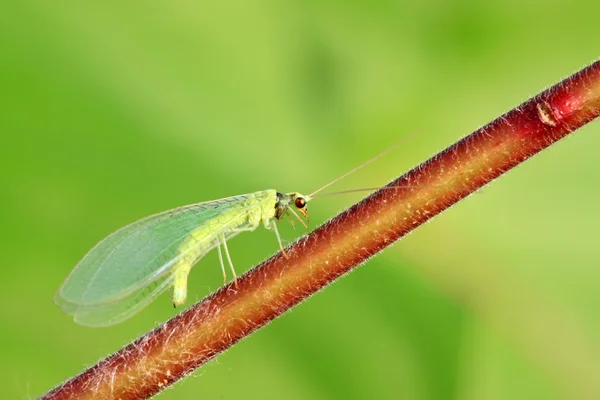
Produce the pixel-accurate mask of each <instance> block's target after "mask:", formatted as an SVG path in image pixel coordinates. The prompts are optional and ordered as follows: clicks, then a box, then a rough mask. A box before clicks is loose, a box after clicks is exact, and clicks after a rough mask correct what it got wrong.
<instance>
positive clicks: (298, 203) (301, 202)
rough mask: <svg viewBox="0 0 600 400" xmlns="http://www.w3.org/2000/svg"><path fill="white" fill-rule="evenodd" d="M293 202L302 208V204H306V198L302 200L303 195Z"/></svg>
mask: <svg viewBox="0 0 600 400" xmlns="http://www.w3.org/2000/svg"><path fill="white" fill-rule="evenodd" d="M294 204H295V205H296V207H297V208H304V206H306V200H304V197H298V198H297V199H296V200H295V201H294Z"/></svg>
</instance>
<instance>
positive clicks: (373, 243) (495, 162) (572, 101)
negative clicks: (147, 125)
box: [42, 61, 600, 399]
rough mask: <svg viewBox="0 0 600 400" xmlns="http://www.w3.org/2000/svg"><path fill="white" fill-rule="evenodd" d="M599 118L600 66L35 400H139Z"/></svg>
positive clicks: (423, 166)
mask: <svg viewBox="0 0 600 400" xmlns="http://www.w3.org/2000/svg"><path fill="white" fill-rule="evenodd" d="M599 115H600V61H597V62H595V63H593V64H592V65H590V66H589V67H587V68H585V69H583V70H581V71H579V72H578V73H576V74H575V75H572V76H571V77H569V78H567V79H565V80H564V81H562V82H560V83H559V84H557V85H555V86H553V87H551V88H550V89H548V90H546V91H544V92H542V93H540V94H539V95H537V96H536V97H534V98H532V99H530V100H528V101H527V102H525V103H523V104H521V105H520V106H518V107H516V108H514V109H513V110H511V111H509V112H508V113H506V114H504V115H502V116H501V117H499V118H497V119H496V120H494V121H492V122H491V123H489V124H488V125H486V126H484V127H482V128H480V129H478V130H477V131H475V132H474V133H473V134H471V135H469V136H467V137H465V138H464V139H462V140H460V141H459V142H458V143H456V144H454V145H452V146H450V147H449V148H447V149H446V150H444V151H442V152H441V153H439V154H437V155H435V156H434V157H433V158H431V159H429V160H427V161H426V162H424V163H423V164H421V165H420V166H418V167H417V168H415V169H413V170H411V171H410V172H408V173H406V174H405V175H403V176H401V177H400V178H398V179H396V180H395V181H393V182H391V183H390V186H404V187H401V188H394V189H392V188H390V189H389V190H380V191H378V192H376V193H374V194H373V195H371V196H369V197H368V198H366V199H364V200H363V201H361V202H360V203H358V204H355V205H354V206H352V207H351V208H349V209H348V210H346V211H344V212H342V213H341V214H339V215H337V216H336V217H334V218H333V219H332V220H330V221H329V222H327V223H326V224H324V225H322V226H321V227H319V228H317V229H316V230H315V231H314V232H312V233H311V234H309V235H308V236H305V237H303V238H301V239H299V240H298V241H297V242H295V243H294V244H293V245H291V246H290V247H289V248H288V249H287V250H286V251H287V253H288V255H289V259H286V258H284V257H283V256H282V255H281V253H278V254H276V255H275V256H274V257H272V258H270V259H269V260H267V261H265V262H263V263H262V264H260V265H259V266H257V267H256V268H254V269H252V270H250V271H248V272H247V273H246V274H245V275H244V276H242V277H241V278H240V279H238V287H237V288H236V287H235V286H234V285H233V284H231V283H230V284H228V285H226V286H224V287H223V288H221V289H220V290H219V291H217V292H215V293H213V294H211V295H210V296H208V297H207V298H205V299H204V300H202V301H201V302H200V303H198V304H196V305H195V306H193V307H191V308H190V309H189V310H187V311H185V312H184V313H182V314H180V315H178V316H177V317H175V318H173V319H171V320H170V321H168V322H166V323H165V324H164V325H162V326H160V327H158V328H156V329H155V330H153V331H151V332H149V333H148V334H146V335H144V336H143V337H141V338H139V339H137V340H136V341H134V342H132V343H131V344H129V345H128V346H126V347H125V348H123V349H121V350H119V351H118V352H116V353H114V354H113V355H111V356H109V357H108V358H106V359H104V360H103V361H101V362H99V363H98V364H96V365H94V366H93V367H91V368H89V369H88V370H86V371H84V372H82V373H81V374H80V375H78V376H75V377H74V378H72V379H70V380H68V381H67V382H65V383H63V384H62V385H61V386H59V387H57V388H55V389H53V390H52V391H51V392H49V393H48V394H46V395H45V396H43V397H42V398H43V399H75V398H77V399H92V398H94V399H98V398H102V399H104V398H106V399H108V398H119V399H144V398H148V397H150V396H152V395H153V394H156V393H157V392H159V391H161V390H162V389H164V388H165V387H166V386H168V385H170V384H172V383H174V382H176V381H177V380H179V379H181V378H182V377H184V376H185V375H187V374H190V373H191V372H192V371H194V370H195V369H196V368H198V367H199V366H201V365H203V364H204V363H206V362H207V361H208V360H210V359H211V358H213V357H214V356H215V355H217V354H219V353H221V352H223V351H224V350H226V349H228V348H229V347H231V346H232V345H234V344H235V343H237V342H238V341H239V340H240V339H243V338H244V337H246V336H247V335H249V334H250V333H252V332H253V331H255V330H257V329H259V328H261V327H262V326H264V325H266V324H267V323H268V322H269V321H271V320H273V319H274V318H276V317H277V316H278V315H280V314H281V313H283V312H285V311H287V310H289V309H290V308H292V307H294V306H295V305H297V304H298V303H300V302H301V301H302V300H304V299H306V298H307V297H308V296H310V295H312V294H314V293H315V292H317V291H318V290H320V289H321V288H323V287H324V286H326V285H328V284H330V283H332V282H333V281H335V280H336V279H337V278H338V277H340V276H341V275H343V274H345V273H348V272H349V271H351V270H352V269H354V268H356V267H357V266H358V265H360V264H361V263H362V262H364V261H365V260H367V259H368V258H369V257H371V256H372V255H374V254H376V253H377V252H379V251H380V250H382V249H383V248H385V247H386V246H388V245H390V244H392V243H393V242H394V241H396V240H398V239H399V238H401V237H402V236H403V235H405V234H406V233H408V232H410V231H411V230H413V229H415V228H416V227H418V226H419V225H421V224H422V223H423V222H425V221H427V220H429V219H431V218H432V217H433V216H435V215H437V214H438V213H440V212H441V211H443V210H445V209H447V208H449V207H450V206H451V205H453V204H454V203H456V202H457V201H459V200H461V199H463V198H465V197H466V196H468V195H469V194H471V193H473V192H474V191H476V190H478V189H479V188H481V187H482V186H484V185H485V184H487V183H488V182H490V181H492V180H493V179H495V178H497V177H498V176H500V175H502V174H503V173H504V172H506V171H508V170H509V169H511V168H513V167H515V166H516V165H518V164H520V163H521V162H523V161H525V160H526V159H528V158H529V157H531V156H533V155H534V154H536V153H538V152H539V151H541V150H543V149H545V148H547V147H549V146H550V145H552V144H553V143H554V142H556V141H558V140H559V139H561V138H563V137H565V136H566V135H568V134H569V133H570V132H572V131H574V130H575V129H577V128H579V127H581V126H583V125H585V124H586V123H588V122H590V121H591V120H593V119H594V118H596V117H597V116H599Z"/></svg>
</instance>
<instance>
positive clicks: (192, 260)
mask: <svg viewBox="0 0 600 400" xmlns="http://www.w3.org/2000/svg"><path fill="white" fill-rule="evenodd" d="M309 200H310V197H309V196H303V195H301V194H299V193H296V192H293V193H287V194H281V193H278V192H277V191H275V190H263V191H259V192H254V193H250V194H245V195H240V196H234V197H229V198H225V199H220V200H214V201H208V202H204V203H198V204H192V205H189V206H184V207H179V208H176V209H173V210H169V211H165V212H163V213H160V214H156V215H152V216H150V217H147V218H144V219H142V220H139V221H137V222H134V223H132V224H130V225H127V226H125V227H123V228H121V229H119V230H117V231H116V232H114V233H113V234H111V235H109V236H108V237H106V238H105V239H104V240H102V241H101V242H100V243H98V244H97V245H96V246H95V247H94V248H93V249H92V250H90V251H89V252H88V253H87V254H86V255H85V257H84V258H83V259H82V260H81V261H80V262H79V264H78V265H77V266H76V267H75V268H74V269H73V271H72V272H71V274H70V275H69V276H68V277H67V279H66V280H65V282H64V283H63V285H62V286H61V287H60V289H59V290H58V292H57V294H56V296H55V302H56V304H57V305H58V306H59V307H60V308H61V309H62V310H63V311H64V312H66V313H67V314H70V315H73V317H74V319H75V321H76V322H78V323H80V324H82V325H87V326H108V325H113V324H116V323H118V322H121V321H123V320H125V319H127V318H129V317H131V316H132V315H134V314H136V313H137V312H138V311H140V310H141V309H143V308H144V307H145V306H147V305H148V304H149V303H150V302H151V301H152V300H154V299H155V298H156V297H158V296H159V295H160V294H161V293H163V292H164V291H165V290H167V289H168V288H170V289H171V299H172V302H173V305H175V306H178V305H181V304H183V303H184V302H185V300H186V297H187V278H188V274H189V273H190V270H191V269H192V267H193V266H194V265H195V264H196V263H197V262H198V260H200V259H201V258H202V257H203V256H204V255H206V254H207V253H208V252H209V251H211V250H213V249H214V248H217V250H218V252H219V260H220V261H221V269H222V272H223V279H224V281H226V274H225V267H224V262H223V255H222V251H221V248H223V250H224V253H225V256H226V258H227V261H228V264H229V266H230V268H231V271H232V273H233V276H234V281H235V283H236V284H237V277H236V275H235V270H234V269H233V264H232V262H231V257H230V255H229V251H228V250H227V241H228V240H229V239H231V238H232V237H234V236H236V235H237V234H239V233H240V232H245V231H253V230H255V229H256V228H257V227H258V226H259V225H260V224H261V223H262V224H263V225H264V227H265V228H267V229H271V230H273V231H274V232H275V234H276V236H277V240H278V242H279V247H280V249H281V250H282V251H283V246H282V244H281V238H280V237H279V233H278V231H277V225H276V223H275V220H280V219H282V218H283V217H284V216H285V215H289V214H290V213H291V214H293V215H294V216H295V217H297V218H298V219H300V217H299V216H298V214H296V212H295V211H294V210H293V209H292V208H291V205H293V206H294V208H295V209H296V210H298V211H299V212H300V213H301V214H302V215H303V216H305V217H306V216H307V214H306V202H307V201H309ZM300 221H301V222H302V223H303V224H304V221H303V220H302V219H300ZM284 255H285V251H284Z"/></svg>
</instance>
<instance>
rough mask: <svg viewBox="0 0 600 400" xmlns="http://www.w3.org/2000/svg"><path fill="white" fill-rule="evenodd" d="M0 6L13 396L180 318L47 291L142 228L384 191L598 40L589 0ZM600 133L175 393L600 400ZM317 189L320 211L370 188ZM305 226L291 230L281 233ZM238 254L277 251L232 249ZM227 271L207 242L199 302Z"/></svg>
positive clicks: (528, 171) (561, 73)
mask: <svg viewBox="0 0 600 400" xmlns="http://www.w3.org/2000/svg"><path fill="white" fill-rule="evenodd" d="M567 3H568V2H557V1H533V2H523V1H503V2H497V3H493V2H491V3H483V2H481V3H480V2H475V1H473V2H465V1H460V2H444V1H430V2H423V3H422V4H418V2H404V3H400V2H391V1H374V2H366V1H365V2H312V1H308V2H292V1H283V2H271V1H255V2H252V3H250V2H233V1H224V2H218V3H217V2H214V3H212V4H203V5H199V4H198V3H196V2H192V1H187V2H186V1H178V2H160V1H151V2H141V1H135V2H110V1H109V2H102V3H100V4H95V3H88V2H75V1H65V2H50V1H34V0H23V1H18V2H5V3H3V4H2V5H1V6H0V83H1V92H0V93H1V94H0V101H1V104H0V107H1V108H0V132H1V135H2V136H1V137H2V141H1V143H0V149H1V150H0V151H1V154H0V171H1V174H2V179H1V182H2V183H1V185H0V191H1V195H0V213H1V215H0V221H1V223H0V235H1V240H2V242H1V243H2V246H1V248H2V251H1V253H0V265H1V268H2V271H3V275H2V278H1V279H0V296H1V300H2V307H1V308H0V313H1V314H0V317H1V321H2V325H1V326H2V329H1V330H0V338H1V342H0V343H1V344H0V346H1V347H0V354H1V358H0V360H1V364H0V376H1V378H0V379H1V380H2V381H1V385H0V397H1V398H2V399H28V398H31V397H35V396H38V395H40V394H42V393H44V392H45V391H47V390H49V389H51V388H52V387H54V386H55V385H57V384H58V383H60V382H61V381H62V380H64V379H66V378H68V377H70V376H72V375H73V374H75V373H77V372H79V371H81V370H82V369H83V368H85V367H86V366H90V365H92V364H93V363H95V362H96V361H98V360H99V359H100V358H102V357H104V356H106V355H107V354H109V353H111V352H113V351H115V350H117V349H118V348H120V347H121V346H122V345H124V344H126V343H127V342H128V341H130V340H132V339H134V338H136V337H137V336H138V335H140V334H142V333H144V332H146V331H147V330H149V329H151V328H152V327H154V326H156V325H157V324H158V323H160V322H162V321H164V320H166V319H167V318H169V317H170V316H172V315H174V314H175V313H176V311H174V310H173V308H172V307H171V305H170V302H169V299H168V296H167V295H163V296H162V297H161V298H159V299H158V300H157V301H155V302H154V303H153V304H152V305H151V306H150V307H149V308H147V309H146V310H144V311H143V312H142V313H140V314H138V315H137V316H135V317H134V318H133V319H131V320H128V321H127V322H125V323H123V324H121V325H118V326H115V327H111V328H107V329H90V328H85V327H81V326H78V325H76V324H74V323H73V321H72V320H71V319H70V318H69V317H67V316H65V315H64V314H62V313H61V311H60V310H59V309H58V308H57V307H56V306H55V305H54V304H53V303H52V297H53V295H54V293H55V291H56V289H57V288H58V286H59V285H60V284H61V282H62V281H63V279H64V278H65V277H66V275H67V274H68V273H69V271H70V270H71V269H72V268H73V266H74V265H75V264H76V263H77V261H78V260H79V259H80V258H81V257H82V256H83V255H84V254H85V253H86V251H87V250H89V249H90V248H91V247H92V246H93V245H94V244H95V243H96V242H97V241H99V240H100V239H102V238H103V237H104V236H106V235H107V234H109V233H110V232H112V231H113V230H115V229H116V228H118V227H121V226H123V225H125V224H127V223H128V222H131V221H133V220H136V219H138V218H141V217H143V216H146V215H148V214H151V213H155V212H158V211H162V210H165V209H169V208H173V207H176V206H179V205H183V204H188V203H194V202H198V201H204V200H210V199H216V198H220V197H225V196H229V195H234V194H241V193H246V192H250V191H255V190H261V189H266V188H276V189H278V190H282V191H291V190H298V191H305V192H310V191H311V190H314V189H315V188H317V187H319V186H320V185H322V184H324V183H326V182H328V181H329V180H331V179H333V178H335V177H337V176H338V175H340V174H341V173H343V172H345V171H347V170H348V169H350V168H352V167H353V166H355V165H357V164H359V163H361V162H362V161H364V160H366V159H367V158H369V157H371V156H373V155H374V154H376V153H378V152H380V151H381V150H383V149H385V148H386V147H388V146H389V145H391V144H392V143H394V142H396V141H398V140H399V139H401V138H403V137H406V136H408V135H409V134H411V133H414V132H416V131H418V132H421V134H420V135H419V136H418V137H416V138H414V139H412V140H410V141H409V142H408V143H406V144H404V145H403V146H402V147H401V148H400V149H398V150H395V151H394V152H393V153H392V154H390V155H388V156H386V157H385V158H383V159H381V160H380V161H378V162H376V163H374V164H372V165H370V166H368V167H367V168H365V169H363V170H361V171H360V172H358V173H356V174H355V175H352V177H349V178H347V179H346V180H344V181H343V182H340V183H339V184H337V185H336V187H335V189H337V190H342V189H348V188H357V187H371V186H377V185H381V184H384V183H385V182H387V181H388V180H390V179H392V178H394V177H395V176H397V175H399V174H401V173H402V172H404V171H406V170H407V169H409V168H410V167H412V166H414V165H416V164H417V163H419V162H421V161H423V160H425V159H426V158H427V157H429V156H431V155H432V154H434V153H435V152H437V151H439V150H441V149H442V148H444V147H445V146H447V145H449V144H451V143H453V142H455V141H456V140H457V139H459V138H460V137H462V136H463V135H465V134H467V133H469V132H471V131H473V130H474V129H476V128H477V127H479V126H481V125H482V124H485V123H487V122H489V121H490V120H491V119H493V118H495V117H497V116H498V115H500V114H501V113H503V112H504V111H506V110H508V109H509V108H511V107H513V106H514V105H516V104H518V103H520V102H521V101H523V100H525V99H527V98H528V97H530V96H531V95H534V94H536V93H537V92H539V91H541V90H542V89H544V88H546V87H548V86H549V85H551V84H553V83H555V82H557V81H558V80H560V79H562V78H563V77H565V76H567V75H569V74H571V73H572V72H575V71H576V70H578V69H580V68H581V67H583V66H584V65H586V64H588V63H589V62H591V61H592V60H594V59H595V58H596V57H598V42H597V38H598V13H599V11H600V6H599V4H600V3H598V2H597V1H588V2H581V1H580V2H571V3H569V4H567ZM599 133H600V125H598V124H597V123H595V124H590V125H589V126H587V127H585V128H584V129H582V130H581V131H578V132H577V133H576V134H574V135H573V137H572V138H570V139H569V140H564V141H562V142H560V143H558V144H557V145H556V146H554V147H553V148H552V149H550V150H549V151H546V152H544V153H543V154H540V155H539V156H537V157H535V158H534V159H532V160H530V161H528V162H527V163H525V164H524V165H523V166H521V167H519V168H517V169H516V170H514V171H512V172H510V173H509V174H508V175H507V176H505V177H503V178H501V179H500V180H498V181H497V182H495V183H493V184H492V185H491V186H489V187H488V188H486V189H485V190H484V191H483V192H481V193H480V194H477V195H474V196H472V197H470V198H469V199H467V200H466V201H464V202H462V203H461V204H459V205H457V206H456V207H454V208H452V209H451V210H449V211H448V212H446V213H444V214H443V215H441V216H439V217H438V218H436V219H435V220H434V221H432V222H431V223H429V224H426V225H425V226H422V227H421V228H419V229H418V230H417V231H415V232H414V233H413V234H411V235H409V236H408V237H406V238H405V239H404V240H402V241H400V242H399V243H397V244H396V245H395V246H393V247H392V248H389V249H387V250H386V251H384V252H383V253H382V254H381V255H379V256H377V257H376V258H375V259H374V260H372V261H370V262H369V263H367V264H366V265H365V266H363V267H361V268H360V269H358V270H357V271H355V272H354V273H352V274H350V275H349V276H348V277H345V278H344V279H341V280H340V281H339V282H337V283H335V284H334V285H333V286H331V287H330V288H328V289H326V290H325V291H323V292H321V293H319V294H318V295H316V296H314V297H313V298H311V299H310V300H309V301H307V302H305V303H304V304H302V305H300V306H299V307H297V308H296V309H294V310H293V312H292V313H289V314H286V315H284V316H283V317H281V318H280V319H278V320H276V321H275V322H274V323H272V324H271V325H269V326H268V327H266V328H265V329H263V330H261V331H259V332H257V333H256V334H254V335H252V336H251V337H250V338H248V339H247V340H244V341H243V342H241V343H240V344H239V345H237V346H235V347H234V348H233V349H231V350H230V351H228V352H227V353H225V354H223V355H221V356H219V357H218V358H217V359H216V360H215V361H213V362H211V363H210V364H209V365H207V366H206V367H204V368H202V369H201V370H199V371H197V372H196V373H195V374H194V375H193V376H192V377H190V378H188V379H186V380H185V381H183V382H180V383H179V384H177V385H175V386H174V387H173V388H172V389H171V390H168V391H167V392H166V393H164V394H163V395H162V397H161V398H162V399H205V398H206V399H208V398H218V399H236V398H249V399H258V398H260V399H282V398H285V399H335V398H339V399H342V398H345V399H363V398H377V399H399V398H402V399H456V400H459V399H460V400H463V399H467V400H469V399H598V398H600V379H599V377H600V312H599V311H598V309H599V306H600V290H599V289H600V269H599V268H598V264H599V263H600V250H599V247H598V240H597V239H598V226H599V225H600V213H598V212H597V207H596V204H597V199H598V196H599V195H600V189H599V188H598V185H597V182H598V181H599V179H600V169H599V168H598V166H597V162H596V160H597V148H598V146H599V145H600V135H599ZM359 198H360V196H358V195H347V196H339V197H331V198H327V199H323V200H320V201H318V202H317V201H315V202H314V203H311V207H310V211H311V225H312V227H314V226H316V225H317V224H320V223H322V222H323V221H325V220H327V219H328V218H329V217H331V216H333V215H335V213H336V212H338V211H339V210H341V209H343V208H345V207H347V206H348V205H350V204H352V202H354V201H356V200H357V199H359ZM301 234H303V231H302V229H297V230H293V229H292V228H291V227H290V226H287V224H286V225H285V226H283V228H282V235H283V236H284V237H285V238H286V239H287V240H289V241H291V240H294V239H295V238H296V237H298V236H299V235H301ZM229 246H230V251H231V253H232V256H233V258H234V262H235V264H236V266H237V269H238V271H240V272H242V271H244V270H246V269H247V268H249V267H250V266H252V265H254V264H256V263H257V262H259V261H260V260H262V259H264V258H265V257H267V256H269V255H270V254H272V253H273V252H274V251H275V250H276V242H275V239H274V238H273V236H272V233H270V232H265V231H264V230H263V229H259V230H258V231H257V232H255V233H253V234H244V235H240V236H239V237H237V238H235V239H234V240H232V241H231V243H230V244H229ZM220 284H221V276H220V270H219V267H218V262H217V258H216V255H214V254H211V255H209V256H207V257H206V258H205V259H204V260H202V261H201V263H200V264H199V265H198V266H197V267H196V268H195V269H194V271H193V273H192V275H191V280H190V293H191V299H192V300H194V299H201V298H202V297H203V296H205V295H206V294H207V293H209V292H210V291H212V290H214V289H216V288H218V287H219V285H220Z"/></svg>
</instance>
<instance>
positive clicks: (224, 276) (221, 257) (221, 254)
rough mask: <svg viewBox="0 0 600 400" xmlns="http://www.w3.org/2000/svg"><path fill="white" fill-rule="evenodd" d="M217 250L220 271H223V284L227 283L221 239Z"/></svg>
mask: <svg viewBox="0 0 600 400" xmlns="http://www.w3.org/2000/svg"><path fill="white" fill-rule="evenodd" d="M217 251H218V252H219V262H220V263H221V271H223V284H226V283H227V274H226V273H225V263H223V253H222V252H221V241H219V244H218V245H217Z"/></svg>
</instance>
